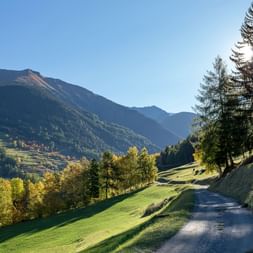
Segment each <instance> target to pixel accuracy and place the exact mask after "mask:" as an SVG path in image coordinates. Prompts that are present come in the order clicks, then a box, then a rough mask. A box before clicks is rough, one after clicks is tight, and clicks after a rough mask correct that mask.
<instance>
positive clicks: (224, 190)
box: [209, 164, 253, 208]
mask: <svg viewBox="0 0 253 253" xmlns="http://www.w3.org/2000/svg"><path fill="white" fill-rule="evenodd" d="M209 189H210V190H212V191H215V192H219V193H221V194H223V195H226V196H229V197H233V198H235V199H236V200H238V201H239V202H240V203H242V204H246V205H248V206H249V207H251V208H253V164H249V165H245V166H243V167H239V168H236V169H234V170H233V171H232V172H231V173H230V174H228V175H227V176H226V177H225V178H222V179H220V180H218V181H216V182H214V183H213V184H212V185H211V186H210V187H209Z"/></svg>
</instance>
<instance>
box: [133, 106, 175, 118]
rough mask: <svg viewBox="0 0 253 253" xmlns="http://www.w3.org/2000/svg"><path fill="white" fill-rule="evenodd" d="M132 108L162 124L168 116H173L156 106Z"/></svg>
mask: <svg viewBox="0 0 253 253" xmlns="http://www.w3.org/2000/svg"><path fill="white" fill-rule="evenodd" d="M132 108H133V109H134V110H136V111H138V112H139V113H141V114H143V115H144V116H146V117H147V118H150V119H153V120H155V121H157V122H162V121H163V120H165V119H166V118H167V117H168V116H171V115H172V114H173V113H168V112H166V111H164V110H162V109H161V108H159V107H157V106H155V105H152V106H145V107H132Z"/></svg>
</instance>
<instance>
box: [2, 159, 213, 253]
mask: <svg viewBox="0 0 253 253" xmlns="http://www.w3.org/2000/svg"><path fill="white" fill-rule="evenodd" d="M193 168H198V167H197V165H196V164H191V165H188V166H181V167H179V168H175V169H172V170H169V171H167V172H162V173H161V177H162V180H161V181H167V182H170V183H169V185H168V184H161V185H158V186H155V185H153V186H151V187H149V188H146V189H144V190H140V191H137V192H134V193H129V194H125V195H122V196H118V197H115V198H113V199H110V200H106V201H103V202H100V203H97V204H94V205H92V206H89V207H87V208H84V209H78V210H73V211H69V212H66V213H62V214H59V215H55V216H52V217H49V218H46V219H38V220H34V221H29V222H24V223H20V224H16V225H13V226H10V227H6V228H2V229H0V252H5V253H8V252H15V253H16V252H17V253H31V252H39V253H43V252H46V253H51V252H52V253H57V252H61V253H62V252H64V253H68V252H85V253H87V252H89V253H92V252H94V253H102V252H105V253H108V252H113V251H115V250H124V251H123V252H135V251H134V248H136V247H137V248H140V249H142V250H143V252H145V251H146V250H147V249H148V248H150V249H153V248H154V247H158V245H160V244H161V243H162V242H163V241H164V240H167V239H168V238H169V236H172V235H173V234H174V233H175V232H176V231H177V230H178V229H179V228H180V227H181V226H182V224H183V223H184V222H185V221H186V219H187V217H188V215H189V210H190V207H191V205H192V203H193V195H192V192H189V191H187V192H186V193H184V194H183V195H182V198H180V199H178V200H176V201H174V202H173V203H172V204H171V205H169V206H166V207H164V208H163V209H162V210H161V211H160V212H158V213H156V214H154V215H150V216H147V217H145V218H143V217H142V215H143V213H144V210H145V209H146V208H147V207H148V206H149V205H150V204H151V203H159V202H161V201H162V200H164V199H165V198H168V197H178V196H179V195H180V194H181V193H182V192H183V191H184V190H186V189H189V182H192V181H195V180H206V179H207V178H209V177H210V175H205V174H202V175H196V176H194V174H193V170H192V169H193ZM159 213H160V214H162V215H164V214H165V217H157V216H156V215H157V214H159ZM152 245H153V246H152ZM119 246H120V247H121V248H119ZM144 250H145V251H144ZM115 252H116V251H115ZM146 252H149V251H146Z"/></svg>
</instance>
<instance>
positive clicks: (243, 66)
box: [231, 3, 253, 150]
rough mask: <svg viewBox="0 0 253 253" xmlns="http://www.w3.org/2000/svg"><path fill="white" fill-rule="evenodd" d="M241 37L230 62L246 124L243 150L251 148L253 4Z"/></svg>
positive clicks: (252, 120) (252, 144) (242, 27)
mask: <svg viewBox="0 0 253 253" xmlns="http://www.w3.org/2000/svg"><path fill="white" fill-rule="evenodd" d="M241 37H242V40H241V41H239V42H238V43H237V44H236V46H235V49H233V50H232V56H231V60H232V61H233V62H234V63H235V67H236V71H234V77H233V79H234V81H235V83H236V87H235V91H236V94H237V96H238V98H239V101H240V110H241V118H242V119H243V121H244V125H245V124H247V130H248V131H247V137H246V139H245V144H246V146H245V148H247V149H248V150H251V149H252V148H253V128H252V124H253V3H252V4H251V6H250V8H249V9H248V11H247V13H246V16H245V19H244V22H243V24H242V26H241Z"/></svg>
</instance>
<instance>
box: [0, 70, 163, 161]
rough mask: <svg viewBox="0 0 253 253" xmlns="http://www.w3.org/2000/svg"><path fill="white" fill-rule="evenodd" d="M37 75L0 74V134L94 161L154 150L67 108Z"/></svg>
mask: <svg viewBox="0 0 253 253" xmlns="http://www.w3.org/2000/svg"><path fill="white" fill-rule="evenodd" d="M55 94H56V90H55V89H54V87H52V86H51V85H50V84H49V83H48V82H47V81H46V80H45V79H44V78H43V77H42V76H41V75H40V74H39V73H38V72H34V71H31V70H25V71H7V70H0V132H3V133H6V134H9V135H10V136H11V137H12V138H13V139H15V138H17V139H21V140H25V141H30V142H31V141H35V142H36V143H40V144H42V145H46V146H48V147H50V148H52V149H53V148H56V149H57V150H59V151H61V152H62V153H64V154H68V155H77V156H81V155H86V156H87V157H94V156H96V155H98V154H99V153H100V152H102V151H105V150H112V151H115V152H125V151H126V150H127V149H128V147H129V146H132V145H136V146H137V147H139V148H141V147H144V146H146V147H147V148H148V149H149V150H150V151H152V152H154V151H157V150H158V147H157V146H155V145H154V144H152V142H151V141H150V140H148V139H147V138H145V137H143V136H141V135H138V134H136V133H134V132H133V131H132V130H130V129H127V128H126V127H123V126H120V125H117V124H114V123H111V122H105V121H103V120H101V119H99V117H98V116H97V115H95V114H93V113H90V112H88V111H85V110H83V109H80V108H79V107H76V106H73V105H72V106H71V105H70V102H68V101H64V100H63V99H61V98H60V95H58V96H56V95H55Z"/></svg>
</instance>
